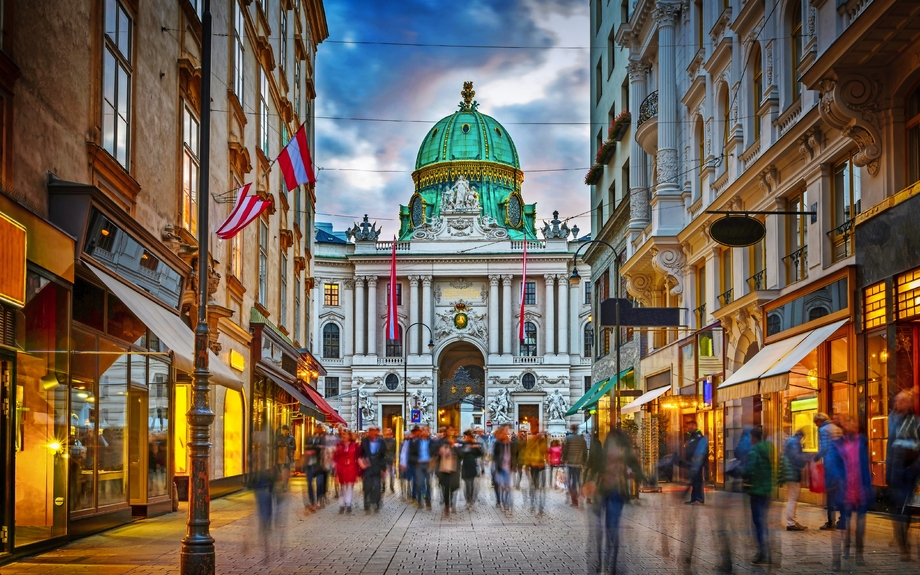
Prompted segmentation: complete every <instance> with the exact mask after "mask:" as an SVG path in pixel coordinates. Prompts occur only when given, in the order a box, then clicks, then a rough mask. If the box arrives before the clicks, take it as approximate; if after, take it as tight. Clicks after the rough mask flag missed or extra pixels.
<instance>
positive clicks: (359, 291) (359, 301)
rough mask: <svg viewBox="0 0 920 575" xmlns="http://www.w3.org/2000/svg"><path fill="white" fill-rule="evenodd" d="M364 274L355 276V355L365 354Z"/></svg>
mask: <svg viewBox="0 0 920 575" xmlns="http://www.w3.org/2000/svg"><path fill="white" fill-rule="evenodd" d="M366 319H367V314H366V313H365V307H364V276H355V315H354V322H355V355H364V322H365V320H366Z"/></svg>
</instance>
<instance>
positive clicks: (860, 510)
mask: <svg viewBox="0 0 920 575" xmlns="http://www.w3.org/2000/svg"><path fill="white" fill-rule="evenodd" d="M841 426H842V427H843V436H842V437H841V438H840V439H838V440H837V441H836V442H835V448H836V449H837V451H838V452H839V453H840V457H841V459H842V461H843V467H844V483H843V486H842V487H843V489H842V492H843V497H842V499H843V510H842V514H841V516H840V520H841V522H842V523H843V528H844V534H845V536H844V542H843V543H844V546H843V558H844V559H847V558H849V556H850V542H851V535H853V533H852V532H853V531H854V530H853V515H854V514H855V516H856V529H855V539H856V545H855V546H856V564H857V565H865V560H864V559H863V541H864V538H865V533H866V511H868V510H869V503H870V501H871V500H872V497H873V490H872V472H871V470H870V468H869V442H868V440H867V439H866V436H865V435H863V434H861V433H859V424H857V423H856V420H855V419H854V418H853V417H850V416H846V417H843V418H842V420H841ZM834 533H835V535H839V534H840V531H839V530H835V532H834ZM836 539H837V541H835V545H834V553H833V555H834V557H833V564H834V569H839V568H840V556H839V552H838V549H839V545H838V543H839V537H837V538H836Z"/></svg>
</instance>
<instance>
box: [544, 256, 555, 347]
mask: <svg viewBox="0 0 920 575" xmlns="http://www.w3.org/2000/svg"><path fill="white" fill-rule="evenodd" d="M543 279H544V280H545V281H546V297H545V299H546V305H545V306H543V307H544V309H545V311H546V336H545V337H544V339H545V340H546V348H545V349H546V351H545V352H544V353H545V354H546V355H549V354H553V355H555V354H556V275H555V274H544V275H543Z"/></svg>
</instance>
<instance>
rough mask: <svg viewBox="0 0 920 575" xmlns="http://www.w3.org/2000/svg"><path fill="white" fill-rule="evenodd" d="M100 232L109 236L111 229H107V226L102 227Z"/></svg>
mask: <svg viewBox="0 0 920 575" xmlns="http://www.w3.org/2000/svg"><path fill="white" fill-rule="evenodd" d="M99 233H100V234H102V235H104V236H107V235H109V230H107V229H105V228H102V229H101V230H99Z"/></svg>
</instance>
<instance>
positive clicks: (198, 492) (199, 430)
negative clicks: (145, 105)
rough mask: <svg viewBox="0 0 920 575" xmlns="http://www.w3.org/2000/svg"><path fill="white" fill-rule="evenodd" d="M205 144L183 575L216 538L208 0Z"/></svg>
mask: <svg viewBox="0 0 920 575" xmlns="http://www.w3.org/2000/svg"><path fill="white" fill-rule="evenodd" d="M201 38H202V46H201V115H200V118H201V123H200V124H199V142H200V143H201V157H200V161H201V164H200V168H199V171H198V326H197V327H196V328H195V371H194V373H193V374H192V375H193V384H192V408H191V409H189V411H188V413H187V414H186V418H187V420H188V428H189V441H188V445H189V454H190V456H191V457H190V459H191V473H190V476H191V481H190V485H189V496H188V523H187V525H188V529H187V531H186V535H185V537H184V538H183V539H182V551H181V553H180V555H179V570H180V572H181V573H182V574H183V575H213V574H214V538H213V537H211V534H210V527H211V493H210V484H209V472H208V470H209V468H210V458H211V423H213V422H214V412H213V411H211V406H210V397H209V395H210V388H209V383H208V380H209V379H210V378H211V372H210V371H208V339H209V337H208V336H209V334H208V332H209V330H208V268H209V267H210V266H209V258H208V241H209V240H210V239H211V238H210V231H209V226H208V203H209V202H208V198H209V197H210V192H209V191H208V182H209V178H210V175H211V173H210V165H209V164H210V162H209V157H210V153H209V152H210V145H211V2H210V0H204V11H203V12H202V14H201Z"/></svg>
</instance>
